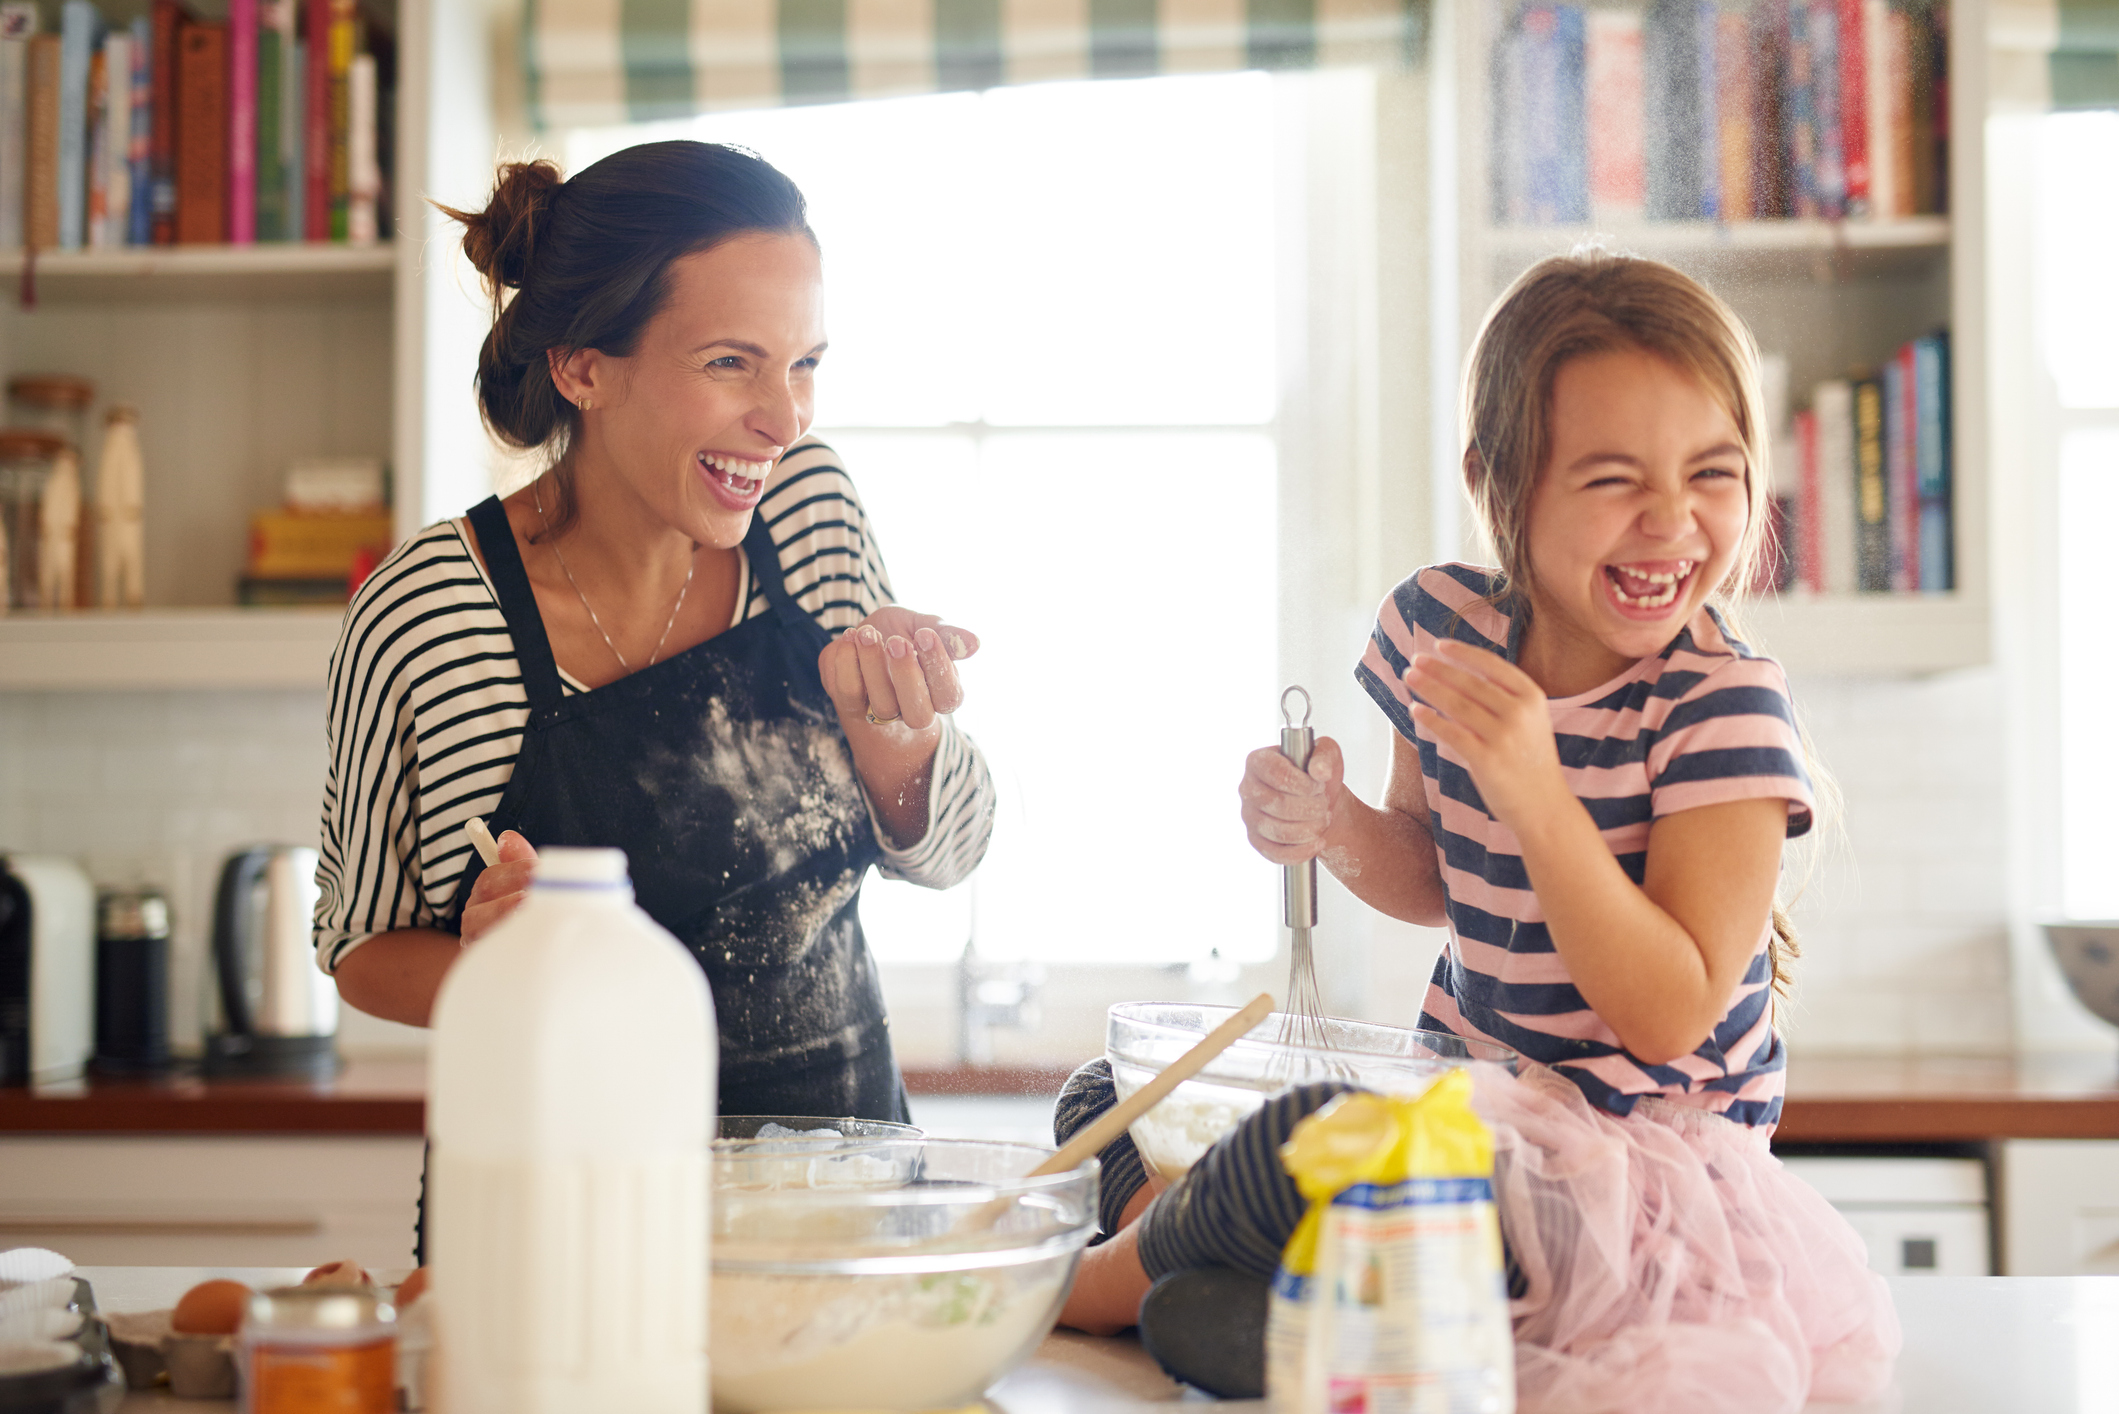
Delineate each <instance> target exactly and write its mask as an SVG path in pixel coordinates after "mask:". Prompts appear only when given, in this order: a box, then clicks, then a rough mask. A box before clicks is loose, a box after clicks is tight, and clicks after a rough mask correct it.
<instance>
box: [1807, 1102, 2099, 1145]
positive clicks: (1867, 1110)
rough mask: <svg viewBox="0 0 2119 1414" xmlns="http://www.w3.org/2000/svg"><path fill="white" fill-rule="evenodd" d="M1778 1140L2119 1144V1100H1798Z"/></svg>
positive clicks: (1883, 1142)
mask: <svg viewBox="0 0 2119 1414" xmlns="http://www.w3.org/2000/svg"><path fill="white" fill-rule="evenodd" d="M1773 1138H1774V1141H1775V1142H1776V1143H1792V1144H1878V1143H1882V1144H1893V1143H1904V1144H1919V1143H1928V1144H1942V1143H1980V1142H1985V1141H1988V1140H1996V1139H2119V1095H2094V1096H2082V1097H2079V1098H2077V1097H2068V1098H2062V1097H2056V1096H2035V1097H2032V1096H1980V1097H1964V1096H1959V1097H1943V1096H1935V1097H1925V1096H1924V1097H1921V1098H1918V1099H1907V1098H1904V1097H1899V1096H1881V1095H1879V1096H1862V1095H1847V1096H1830V1097H1826V1096H1814V1097H1807V1098H1802V1097H1794V1096H1791V1097H1790V1098H1789V1099H1788V1100H1787V1102H1786V1104H1785V1105H1784V1106H1783V1108H1782V1110H1781V1122H1780V1127H1779V1128H1778V1129H1776V1130H1775V1131H1774V1134H1773Z"/></svg>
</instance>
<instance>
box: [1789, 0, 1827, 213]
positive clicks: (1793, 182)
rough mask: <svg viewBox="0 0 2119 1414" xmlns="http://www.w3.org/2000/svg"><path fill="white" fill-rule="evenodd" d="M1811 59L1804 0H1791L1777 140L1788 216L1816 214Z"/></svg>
mask: <svg viewBox="0 0 2119 1414" xmlns="http://www.w3.org/2000/svg"><path fill="white" fill-rule="evenodd" d="M1815 58H1816V50H1815V46H1814V45H1813V43H1812V33H1811V28H1810V7H1809V4H1808V0H1791V2H1790V5H1789V10H1788V77H1787V91H1786V97H1785V98H1784V99H1783V102H1782V110H1781V112H1782V120H1783V123H1784V124H1785V128H1784V131H1783V134H1782V138H1781V140H1782V142H1784V143H1785V144H1786V145H1787V148H1788V214H1789V215H1791V216H1816V215H1819V214H1820V212H1819V209H1818V203H1817V86H1816V83H1815V80H1814V78H1813V75H1812V72H1811V71H1812V69H1813V67H1814V61H1815Z"/></svg>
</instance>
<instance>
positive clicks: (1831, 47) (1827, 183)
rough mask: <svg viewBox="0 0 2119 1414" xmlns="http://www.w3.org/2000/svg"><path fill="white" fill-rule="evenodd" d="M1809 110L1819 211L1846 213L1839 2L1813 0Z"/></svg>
mask: <svg viewBox="0 0 2119 1414" xmlns="http://www.w3.org/2000/svg"><path fill="white" fill-rule="evenodd" d="M1809 8H1810V112H1811V120H1812V123H1813V124H1814V128H1813V131H1814V134H1815V137H1814V141H1815V144H1816V146H1815V148H1814V158H1813V161H1814V167H1813V172H1814V176H1813V179H1812V180H1813V181H1814V183H1815V186H1816V197H1817V214H1818V215H1820V216H1823V217H1825V218H1827V219H1829V220H1837V219H1838V218H1839V217H1842V216H1844V215H1846V214H1847V164H1846V143H1845V132H1844V129H1843V128H1842V126H1841V124H1840V102H1839V73H1840V63H1839V4H1838V0H1810V7H1809Z"/></svg>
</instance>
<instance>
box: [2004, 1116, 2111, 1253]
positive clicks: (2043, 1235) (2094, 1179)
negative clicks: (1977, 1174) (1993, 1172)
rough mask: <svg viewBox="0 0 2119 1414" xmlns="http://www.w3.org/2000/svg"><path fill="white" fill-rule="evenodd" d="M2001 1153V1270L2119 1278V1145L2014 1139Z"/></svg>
mask: <svg viewBox="0 0 2119 1414" xmlns="http://www.w3.org/2000/svg"><path fill="white" fill-rule="evenodd" d="M2000 1149H2001V1155H2000V1166H1999V1167H2000V1177H1999V1186H2000V1189H2001V1204H2002V1237H2001V1247H2002V1270H2003V1271H2005V1272H2007V1273H2008V1274H2009V1275H2011V1276H2082V1275H2089V1274H2092V1273H2104V1274H2119V1139H2011V1140H2007V1141H2004V1142H2003V1143H2002V1144H2001V1146H2000Z"/></svg>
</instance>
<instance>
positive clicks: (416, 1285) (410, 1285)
mask: <svg viewBox="0 0 2119 1414" xmlns="http://www.w3.org/2000/svg"><path fill="white" fill-rule="evenodd" d="M426 1293H427V1269H426V1268H425V1267H417V1268H415V1269H414V1270H413V1272H412V1275H411V1276H408V1277H406V1278H405V1279H404V1280H403V1281H401V1282H399V1283H398V1284H397V1304H398V1307H399V1308H400V1309H402V1308H404V1307H406V1306H410V1305H411V1304H412V1303H413V1302H415V1301H417V1300H419V1298H420V1297H422V1296H424V1295H426Z"/></svg>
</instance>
